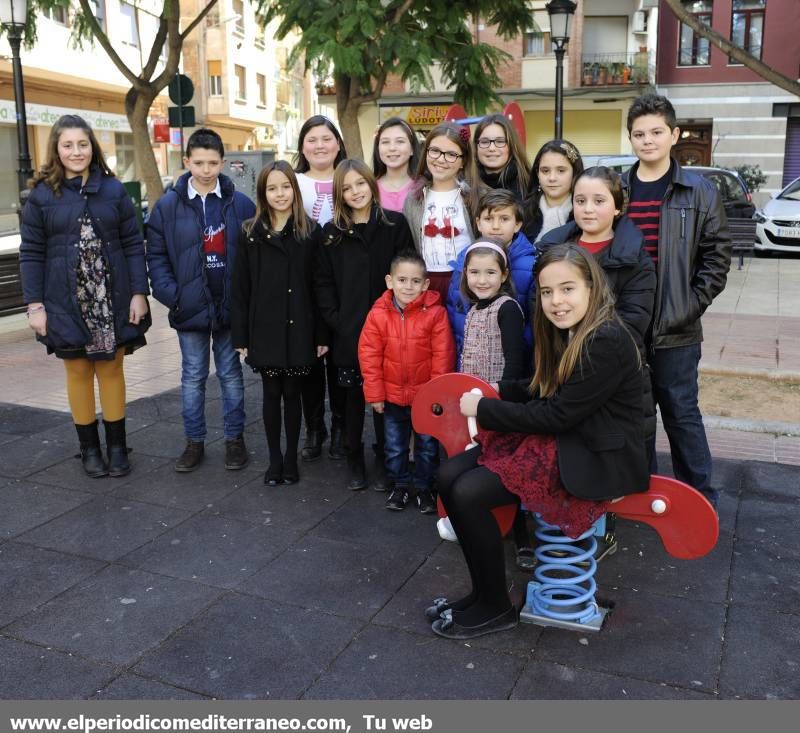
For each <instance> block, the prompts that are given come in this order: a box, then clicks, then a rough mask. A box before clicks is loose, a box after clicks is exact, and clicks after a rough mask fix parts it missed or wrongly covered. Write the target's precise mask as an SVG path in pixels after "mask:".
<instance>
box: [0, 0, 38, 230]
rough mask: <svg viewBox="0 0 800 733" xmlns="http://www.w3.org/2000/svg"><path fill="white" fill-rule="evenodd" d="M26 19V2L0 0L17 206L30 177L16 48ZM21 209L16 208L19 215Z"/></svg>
mask: <svg viewBox="0 0 800 733" xmlns="http://www.w3.org/2000/svg"><path fill="white" fill-rule="evenodd" d="M27 18H28V4H27V0H0V25H2V26H3V27H4V28H5V29H6V32H7V33H8V42H9V44H10V45H11V70H12V74H13V77H14V101H15V102H16V107H17V148H18V151H19V157H18V159H17V160H18V161H19V168H18V170H17V179H18V185H19V200H20V205H22V204H23V203H24V202H25V197H26V193H27V190H28V179H29V178H30V177H31V176H32V175H33V170H32V169H31V156H30V153H29V152H28V119H27V117H26V114H25V87H24V85H23V82H22V62H21V61H20V57H19V47H20V43H21V42H22V33H23V31H24V30H25V23H26V21H27ZM21 212H22V209H21V207H20V214H21Z"/></svg>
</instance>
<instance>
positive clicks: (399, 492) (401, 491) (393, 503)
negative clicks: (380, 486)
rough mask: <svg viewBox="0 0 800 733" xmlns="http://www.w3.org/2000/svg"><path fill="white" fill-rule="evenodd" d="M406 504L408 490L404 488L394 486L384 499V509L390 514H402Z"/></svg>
mask: <svg viewBox="0 0 800 733" xmlns="http://www.w3.org/2000/svg"><path fill="white" fill-rule="evenodd" d="M406 504H408V489H407V488H406V487H405V486H396V487H395V488H393V489H392V490H391V491H390V492H389V496H388V497H387V498H386V508H387V509H388V510H389V511H392V512H402V511H403V509H405V508H406Z"/></svg>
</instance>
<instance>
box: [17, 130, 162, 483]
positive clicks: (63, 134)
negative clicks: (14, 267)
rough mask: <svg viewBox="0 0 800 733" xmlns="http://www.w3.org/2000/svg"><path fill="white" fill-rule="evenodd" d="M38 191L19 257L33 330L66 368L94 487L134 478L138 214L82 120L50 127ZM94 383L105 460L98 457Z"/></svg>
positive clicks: (141, 281)
mask: <svg viewBox="0 0 800 733" xmlns="http://www.w3.org/2000/svg"><path fill="white" fill-rule="evenodd" d="M32 184H33V191H31V194H30V197H29V198H28V202H27V203H26V205H25V209H24V210H23V212H22V232H21V234H22V242H21V244H20V248H19V259H20V271H21V275H22V290H23V294H24V297H25V302H26V303H27V304H28V323H29V325H30V327H31V328H32V329H33V330H34V331H35V332H36V337H37V339H38V340H39V341H41V342H42V343H43V344H45V346H47V351H48V353H50V354H52V353H55V355H56V356H57V357H59V358H60V359H63V360H64V367H65V369H66V375H67V397H68V398H69V405H70V411H71V412H72V418H73V421H74V422H75V428H76V430H77V432H78V439H79V441H80V446H81V459H82V462H83V468H84V470H85V471H86V473H87V474H88V475H89V476H91V477H93V478H94V477H99V476H107V475H111V476H124V475H126V474H128V473H129V472H130V470H131V469H130V464H129V462H128V450H127V447H126V435H125V375H124V372H123V368H122V360H123V356H124V355H125V354H126V353H130V352H132V351H133V350H134V349H135V348H137V347H139V346H142V345H144V343H145V339H144V332H145V331H146V330H147V327H148V326H149V325H150V315H149V309H148V306H147V294H148V293H149V292H150V290H149V288H148V285H147V273H146V269H145V258H144V243H143V241H142V233H141V231H140V229H139V224H138V221H137V219H136V212H135V210H134V208H133V204H132V203H131V200H130V198H129V197H128V194H127V193H126V191H125V189H124V188H123V186H122V184H121V183H120V182H119V181H118V180H117V179H116V178H115V177H114V174H113V173H112V172H111V170H110V169H109V167H108V165H107V164H106V161H105V158H104V157H103V152H102V150H101V149H100V146H99V144H98V143H97V139H96V138H95V136H94V133H93V132H92V129H91V128H90V127H89V125H88V124H87V123H86V121H85V120H83V119H82V118H81V117H78V116H77V115H64V116H63V117H61V118H59V120H58V121H57V122H56V124H55V125H53V128H52V130H51V131H50V138H49V140H48V143H47V160H46V162H45V164H44V166H43V167H42V169H41V170H40V171H39V172H38V173H37V174H36V175H35V176H34V177H33V181H32ZM95 377H96V378H97V382H98V385H99V392H100V406H101V408H102V411H103V422H104V423H105V432H106V444H107V449H108V460H106V458H104V457H103V454H102V451H101V450H100V438H99V435H98V429H97V415H96V407H95V399H94V382H95Z"/></svg>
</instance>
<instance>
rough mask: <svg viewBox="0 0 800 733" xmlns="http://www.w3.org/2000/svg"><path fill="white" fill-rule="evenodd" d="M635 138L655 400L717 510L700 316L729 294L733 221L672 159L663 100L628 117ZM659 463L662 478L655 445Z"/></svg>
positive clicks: (679, 471)
mask: <svg viewBox="0 0 800 733" xmlns="http://www.w3.org/2000/svg"><path fill="white" fill-rule="evenodd" d="M628 133H629V136H630V141H631V146H632V148H633V151H634V153H635V154H636V157H637V158H638V159H639V162H638V163H636V164H635V165H634V166H633V168H631V170H630V171H628V172H627V173H625V175H624V176H623V186H624V188H625V190H626V194H627V198H628V201H629V204H628V215H629V216H630V217H631V218H632V219H633V221H635V222H636V223H637V224H638V226H639V227H640V228H641V229H642V232H643V234H644V237H645V248H646V249H647V250H648V252H649V253H650V255H651V257H652V258H653V261H654V263H655V265H656V272H657V274H658V285H657V288H656V298H655V308H654V312H653V322H652V324H651V327H650V333H649V338H648V347H649V361H650V366H651V371H652V379H653V395H654V397H655V400H656V402H657V404H658V406H659V410H660V412H661V419H662V422H663V424H664V429H665V431H666V433H667V437H668V438H669V444H670V451H671V453H672V464H673V469H674V472H675V476H676V478H678V479H680V480H681V481H685V482H686V483H688V484H689V485H691V486H693V487H694V488H696V489H697V490H698V491H700V492H702V493H703V494H704V495H705V496H706V498H707V499H708V500H709V501H711V503H712V504H714V505H715V506H716V502H717V492H716V490H715V489H713V488H712V487H711V453H710V451H709V448H708V440H707V439H706V433H705V429H704V427H703V418H702V415H701V414H700V408H699V406H698V403H697V397H698V385H697V373H698V364H699V362H700V343H701V342H702V340H703V330H702V326H701V323H700V317H701V316H702V315H703V313H704V312H705V310H706V308H708V306H709V305H711V302H712V301H713V300H714V298H715V297H716V296H717V295H718V294H719V293H721V292H722V290H723V289H724V287H725V281H726V279H727V276H728V270H729V269H730V262H731V239H730V233H729V231H728V220H727V218H726V216H725V210H724V209H723V206H722V200H721V198H720V195H719V192H718V191H717V189H716V188H715V187H714V185H713V184H712V183H711V182H710V181H708V180H707V179H705V178H703V177H702V176H700V175H697V174H695V173H692V172H691V169H687V168H683V167H681V165H680V164H679V163H678V161H677V160H675V159H674V158H672V156H671V151H672V146H673V145H675V143H677V141H678V138H679V135H680V129H679V128H678V126H677V120H676V117H675V109H674V108H673V106H672V104H670V102H669V100H667V99H666V98H665V97H662V96H659V95H656V94H645V95H642V96H641V97H639V98H637V99H635V100H634V101H633V103H632V104H631V107H630V110H629V111H628ZM651 456H652V460H651V470H652V471H653V472H655V470H656V460H655V441H653V443H652V445H651Z"/></svg>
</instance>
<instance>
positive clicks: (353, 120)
mask: <svg viewBox="0 0 800 733" xmlns="http://www.w3.org/2000/svg"><path fill="white" fill-rule="evenodd" d="M359 107H361V104H360V102H358V101H356V100H354V99H348V100H347V103H346V104H345V106H344V108H342V107H340V106H339V105H338V104H337V112H338V114H339V125H341V128H342V137H343V138H344V144H345V147H346V148H347V157H348V158H358V159H359V160H364V150H363V148H362V147H361V127H360V126H359V124H358V110H359Z"/></svg>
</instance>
